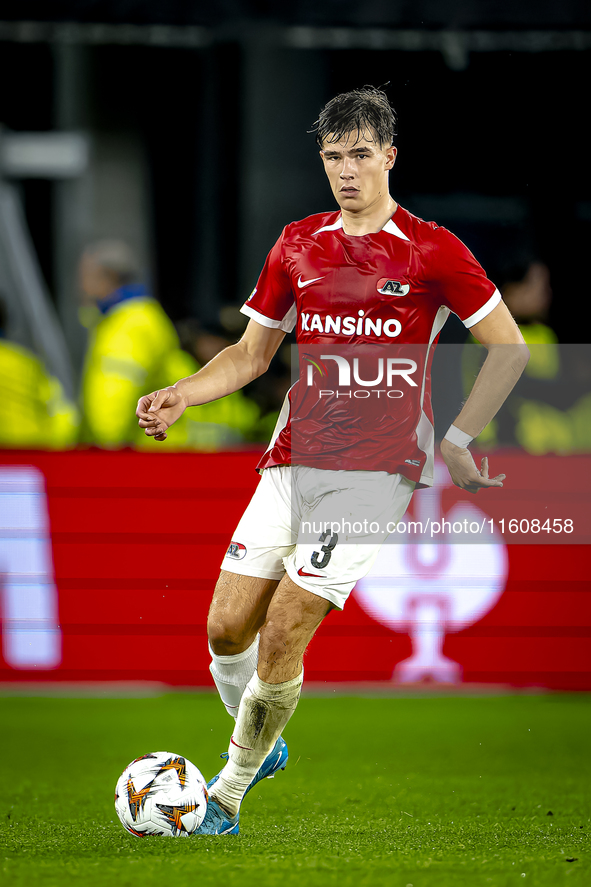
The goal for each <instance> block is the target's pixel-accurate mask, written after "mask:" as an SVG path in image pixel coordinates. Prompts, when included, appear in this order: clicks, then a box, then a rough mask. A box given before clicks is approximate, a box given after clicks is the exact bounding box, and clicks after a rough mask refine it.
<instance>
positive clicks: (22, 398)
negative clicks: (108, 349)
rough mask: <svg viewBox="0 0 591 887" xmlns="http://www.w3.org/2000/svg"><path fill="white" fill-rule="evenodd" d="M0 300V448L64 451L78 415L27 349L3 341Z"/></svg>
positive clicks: (73, 438) (73, 436)
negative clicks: (1, 412) (0, 414)
mask: <svg viewBox="0 0 591 887" xmlns="http://www.w3.org/2000/svg"><path fill="white" fill-rule="evenodd" d="M5 326H6V316H5V311H4V305H3V301H2V297H1V296H0V402H1V403H2V409H3V413H4V417H5V418H4V421H3V422H0V446H2V447H11V448H13V449H17V448H20V447H25V448H35V449H65V448H67V447H72V446H74V445H75V443H76V438H77V436H78V424H79V415H78V411H77V409H76V406H75V405H74V404H73V403H72V402H71V401H70V400H68V398H67V397H66V395H65V393H64V389H63V387H62V385H61V383H60V382H59V380H58V379H56V378H55V377H54V376H52V375H50V374H49V373H48V372H47V370H46V369H45V366H44V364H43V362H42V361H41V360H40V359H39V358H38V357H37V356H36V355H35V354H33V352H32V351H29V349H28V348H24V347H23V346H22V345H17V344H16V342H11V341H9V340H8V339H6V338H5V332H4V331H5Z"/></svg>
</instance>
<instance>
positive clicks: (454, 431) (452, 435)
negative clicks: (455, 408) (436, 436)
mask: <svg viewBox="0 0 591 887" xmlns="http://www.w3.org/2000/svg"><path fill="white" fill-rule="evenodd" d="M444 440H449V441H450V442H451V443H452V444H455V445H456V447H462V449H466V447H467V446H468V444H469V443H472V441H473V440H474V438H473V437H470V435H469V434H466V432H465V431H462V429H461V428H458V427H457V426H456V425H450V426H449V428H448V429H447V433H446V435H445V438H444Z"/></svg>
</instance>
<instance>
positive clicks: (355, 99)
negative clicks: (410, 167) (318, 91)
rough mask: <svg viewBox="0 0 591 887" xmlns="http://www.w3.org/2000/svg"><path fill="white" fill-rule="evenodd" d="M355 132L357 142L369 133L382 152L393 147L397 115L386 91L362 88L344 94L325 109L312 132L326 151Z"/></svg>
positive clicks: (372, 87)
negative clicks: (326, 148)
mask: <svg viewBox="0 0 591 887" xmlns="http://www.w3.org/2000/svg"><path fill="white" fill-rule="evenodd" d="M355 130H356V131H357V141H359V139H361V138H363V134H364V132H368V131H369V132H370V133H372V134H373V135H375V138H376V141H377V143H378V144H379V146H380V148H384V147H388V148H389V147H390V145H391V144H392V142H393V141H394V135H395V133H396V114H395V112H394V109H393V108H392V107H391V105H390V102H389V101H388V96H387V95H386V93H385V92H384V90H383V89H377V88H376V87H375V86H362V87H361V89H353V90H352V91H351V92H343V93H341V95H338V96H336V97H335V98H334V99H331V100H330V102H328V103H327V104H326V105H325V106H324V108H323V109H322V111H321V112H320V114H319V116H318V120H317V121H316V122H315V124H314V128H313V129H312V130H311V131H312V132H316V141H317V142H318V144H319V145H320V147H321V148H322V147H323V145H325V144H332V143H334V142H340V141H341V139H343V138H346V137H347V136H348V135H349V134H350V133H352V132H354V131H355ZM329 136H330V138H329Z"/></svg>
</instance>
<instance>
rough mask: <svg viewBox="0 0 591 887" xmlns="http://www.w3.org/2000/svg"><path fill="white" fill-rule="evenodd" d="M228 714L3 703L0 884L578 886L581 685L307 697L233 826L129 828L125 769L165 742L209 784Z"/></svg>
mask: <svg viewBox="0 0 591 887" xmlns="http://www.w3.org/2000/svg"><path fill="white" fill-rule="evenodd" d="M231 723H232V722H231V721H230V719H229V717H228V715H227V714H226V713H225V711H224V710H223V709H222V707H221V704H220V703H219V701H218V699H217V697H215V696H214V695H213V694H191V693H170V694H165V695H162V696H154V697H144V698H111V699H108V698H86V699H79V698H78V699H75V698H28V697H22V696H21V697H4V698H2V699H0V724H1V730H0V767H1V768H2V774H1V786H2V791H1V804H0V822H1V825H0V883H1V884H6V885H7V887H8V885H10V887H19V885H27V887H29V885H43V887H45V885H58V884H59V885H70V884H74V883H76V884H80V885H83V887H95V885H116V887H119V885H121V887H123V885H134V887H151V885H162V884H166V885H180V887H184V885H187V887H188V885H191V887H202V885H203V887H210V885H211V887H214V885H216V887H217V885H220V887H249V885H256V887H266V885H281V887H291V885H303V887H316V885H323V887H324V885H335V887H349V885H351V887H353V885H355V887H357V885H382V884H384V885H393V887H408V885H412V887H448V885H449V887H463V885H467V887H475V885H478V887H480V885H482V887H489V885H490V887H505V885H526V887H527V885H528V884H529V885H548V887H559V885H562V884H571V885H590V884H591V866H590V865H589V860H590V854H589V848H588V840H589V830H590V828H591V821H590V815H589V811H590V793H589V788H590V779H589V775H590V771H591V707H590V705H589V699H588V697H585V696H573V695H571V696H560V695H540V696H529V695H520V696H504V697H503V696H495V697H466V696H462V697H460V696H447V697H434V696H431V697H424V698H416V697H415V698H410V697H405V696H392V697H384V698H376V697H365V698H364V697H344V696H337V695H333V696H327V697H312V696H310V697H308V696H304V697H303V698H302V700H301V702H300V706H299V708H298V711H297V712H296V715H295V716H294V718H293V719H292V721H291V722H290V724H289V725H288V727H287V729H286V731H285V736H286V739H287V741H288V744H289V748H290V762H289V764H288V767H287V769H286V771H285V772H284V773H280V774H278V776H277V777H276V778H275V779H273V780H265V781H264V782H263V783H262V784H260V785H259V786H257V787H256V788H255V789H254V790H253V791H252V792H251V793H250V794H249V795H248V797H247V799H246V801H245V803H244V805H243V808H242V816H241V823H240V825H241V835H240V836H239V837H226V838H224V837H221V838H194V839H191V838H189V839H178V840H174V839H167V838H145V839H138V838H134V837H132V836H131V835H128V834H126V833H125V832H124V831H123V829H122V828H121V826H120V825H119V822H118V821H117V819H116V816H115V812H114V808H113V792H114V786H115V782H116V780H117V778H118V776H119V774H120V772H121V771H122V770H123V768H124V767H125V765H126V764H127V763H128V762H129V761H130V760H131V759H132V758H135V757H137V756H138V755H140V754H143V753H146V752H150V751H157V750H166V751H172V752H177V753H180V754H184V755H186V756H187V757H188V758H189V759H190V760H193V762H194V763H195V764H197V766H198V767H200V769H201V770H202V771H203V773H204V775H205V776H206V778H208V779H209V778H210V777H211V776H212V775H213V774H214V773H215V772H217V770H218V769H219V766H220V763H221V762H220V761H219V759H218V754H219V753H220V752H221V751H223V750H225V748H226V747H227V742H228V738H229V734H230V727H231ZM550 811H551V812H550Z"/></svg>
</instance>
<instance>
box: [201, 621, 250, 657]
mask: <svg viewBox="0 0 591 887" xmlns="http://www.w3.org/2000/svg"><path fill="white" fill-rule="evenodd" d="M207 637H208V640H209V643H210V646H211V649H212V650H213V652H214V653H215V654H216V655H217V656H233V655H234V654H235V653H241V652H242V651H243V649H244V645H245V643H246V642H247V641H248V638H247V636H246V629H245V627H244V626H243V625H241V624H240V623H238V622H237V621H234V620H231V619H227V618H226V619H223V620H222V619H217V618H212V617H211V616H210V618H209V619H208V620H207ZM247 646H248V644H247Z"/></svg>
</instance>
